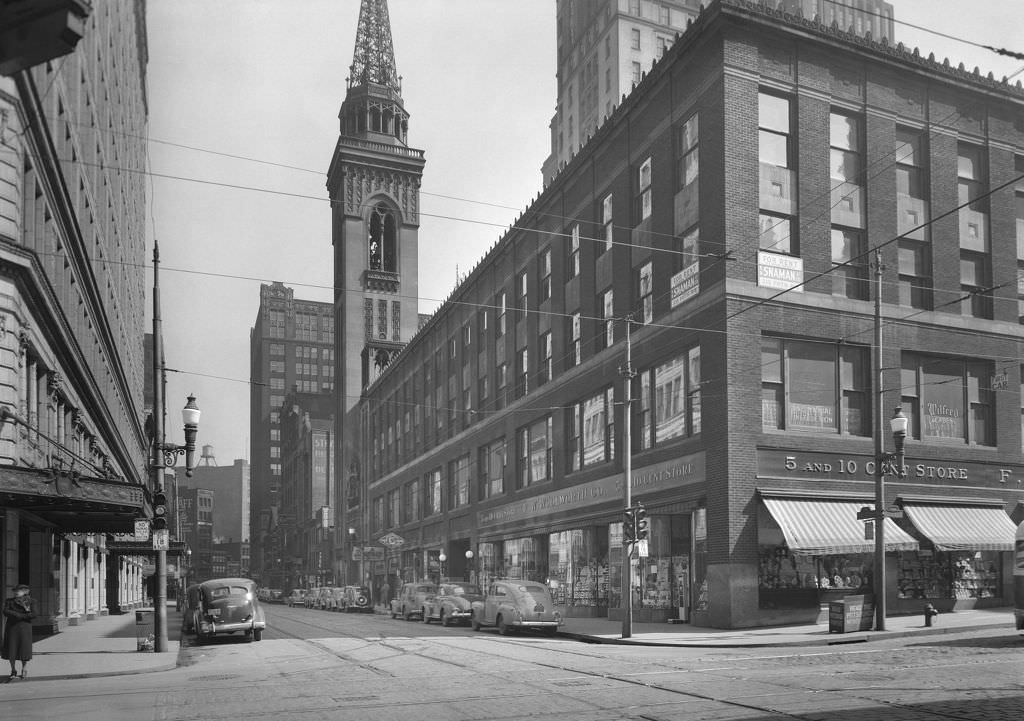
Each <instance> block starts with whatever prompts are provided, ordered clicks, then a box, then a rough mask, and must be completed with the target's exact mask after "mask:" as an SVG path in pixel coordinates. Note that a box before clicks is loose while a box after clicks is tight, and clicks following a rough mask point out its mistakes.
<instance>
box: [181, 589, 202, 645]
mask: <svg viewBox="0 0 1024 721" xmlns="http://www.w3.org/2000/svg"><path fill="white" fill-rule="evenodd" d="M181 600H182V604H181V632H182V633H187V634H190V635H191V634H194V633H195V632H196V618H195V613H194V611H195V609H197V608H199V584H193V585H191V586H189V587H188V588H186V589H185V593H184V595H183V596H182V599H181Z"/></svg>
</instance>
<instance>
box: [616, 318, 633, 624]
mask: <svg viewBox="0 0 1024 721" xmlns="http://www.w3.org/2000/svg"><path fill="white" fill-rule="evenodd" d="M632 322H633V318H632V316H628V315H627V316H626V365H625V366H624V367H620V368H619V375H621V376H622V377H623V379H624V380H625V383H624V384H623V393H622V400H623V403H622V447H623V448H622V456H623V461H622V465H623V470H624V471H625V474H626V478H625V482H624V483H623V485H624V486H625V487H626V516H625V518H624V523H623V524H622V638H630V637H631V636H632V635H633V589H632V584H633V558H632V556H633V547H634V544H633V543H632V542H631V540H630V538H629V537H630V536H631V535H632V536H633V537H634V539H635V534H636V525H635V521H634V520H633V519H634V516H633V514H632V509H633V446H632V438H631V436H630V432H631V428H630V421H631V420H632V419H631V416H632V409H631V407H630V404H631V403H632V391H633V377H634V376H635V375H636V372H635V371H634V370H633V349H632V345H631V339H630V327H631V325H632ZM630 525H632V529H629V528H627V527H628V526H630ZM630 530H632V533H630V532H629V531H630Z"/></svg>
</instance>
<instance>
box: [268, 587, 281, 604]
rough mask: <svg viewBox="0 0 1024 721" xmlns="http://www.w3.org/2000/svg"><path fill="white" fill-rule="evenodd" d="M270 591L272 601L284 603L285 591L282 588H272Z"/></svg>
mask: <svg viewBox="0 0 1024 721" xmlns="http://www.w3.org/2000/svg"><path fill="white" fill-rule="evenodd" d="M269 591H270V603H284V591H282V590H281V589H280V588H271V589H269Z"/></svg>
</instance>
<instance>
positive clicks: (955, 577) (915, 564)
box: [896, 549, 1003, 601]
mask: <svg viewBox="0 0 1024 721" xmlns="http://www.w3.org/2000/svg"><path fill="white" fill-rule="evenodd" d="M1002 587H1003V574H1002V564H1001V561H1000V558H999V551H929V550H924V549H922V550H920V551H904V552H902V553H900V554H899V572H898V574H897V577H896V594H897V597H898V598H921V599H927V598H951V599H955V600H958V601H959V600H967V599H978V598H998V597H1000V595H1001V589H1002Z"/></svg>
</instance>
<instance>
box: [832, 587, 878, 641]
mask: <svg viewBox="0 0 1024 721" xmlns="http://www.w3.org/2000/svg"><path fill="white" fill-rule="evenodd" d="M874 615H875V598H874V596H847V597H846V598H844V599H843V600H841V601H832V602H831V603H829V604H828V632H829V633H847V632H849V631H870V630H871V628H872V623H873V618H874Z"/></svg>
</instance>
